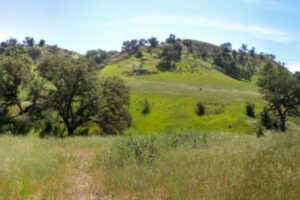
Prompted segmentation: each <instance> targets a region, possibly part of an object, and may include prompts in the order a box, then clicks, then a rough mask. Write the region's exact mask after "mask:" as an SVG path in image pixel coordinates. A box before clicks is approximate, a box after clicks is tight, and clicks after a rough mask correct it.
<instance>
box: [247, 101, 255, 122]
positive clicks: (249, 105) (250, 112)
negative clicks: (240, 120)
mask: <svg viewBox="0 0 300 200" xmlns="http://www.w3.org/2000/svg"><path fill="white" fill-rule="evenodd" d="M254 109H255V104H254V103H250V102H247V103H246V115H247V116H249V117H252V118H255V110H254Z"/></svg>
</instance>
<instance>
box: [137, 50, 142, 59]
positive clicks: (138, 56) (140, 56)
mask: <svg viewBox="0 0 300 200" xmlns="http://www.w3.org/2000/svg"><path fill="white" fill-rule="evenodd" d="M135 57H136V58H142V57H143V52H142V51H138V52H137V53H136V54H135Z"/></svg>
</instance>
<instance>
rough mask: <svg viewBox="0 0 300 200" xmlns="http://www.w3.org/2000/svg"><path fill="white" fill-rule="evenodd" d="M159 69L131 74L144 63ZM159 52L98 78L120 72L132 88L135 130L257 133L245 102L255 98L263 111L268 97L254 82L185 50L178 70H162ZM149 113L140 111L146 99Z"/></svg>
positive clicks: (125, 62) (120, 64)
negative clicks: (199, 110) (200, 110)
mask: <svg viewBox="0 0 300 200" xmlns="http://www.w3.org/2000/svg"><path fill="white" fill-rule="evenodd" d="M142 62H143V69H146V70H148V71H150V72H155V73H153V74H151V75H128V74H130V72H133V70H134V69H137V68H139V67H140V65H141V63H142ZM158 62H159V60H158V59H157V55H156V54H150V53H146V52H143V58H142V59H137V58H136V57H135V56H131V57H129V58H125V59H123V60H121V61H118V62H116V63H113V64H109V65H107V66H105V67H104V69H103V70H101V71H100V72H99V75H100V76H111V75H116V76H120V77H122V78H123V79H124V80H126V84H127V85H128V86H129V87H130V91H131V97H132V98H131V113H132V115H133V125H132V128H131V130H135V131H138V132H143V133H153V132H165V131H175V132H176V131H186V130H192V131H193V130H203V131H225V132H239V133H241V132H242V133H253V131H254V130H255V127H256V120H253V119H250V118H249V117H247V116H246V115H245V104H246V102H255V104H256V111H257V112H259V111H260V110H261V109H262V107H263V105H264V101H263V100H262V98H261V95H260V94H259V92H258V88H257V86H256V85H255V79H256V77H254V78H253V81H239V80H236V79H233V78H231V77H230V76H228V75H226V74H224V73H222V72H220V71H218V70H217V69H216V68H215V67H214V66H213V65H212V64H211V63H210V62H205V61H203V60H200V59H195V58H194V57H193V56H192V55H191V54H188V53H187V52H186V51H184V54H183V57H182V59H181V61H180V62H179V63H178V64H177V68H179V69H181V70H180V71H179V70H178V71H174V72H159V71H158V70H157V69H156V67H155V66H156V65H157V64H158ZM145 100H148V102H149V104H150V113H149V114H148V115H143V114H142V109H143V104H144V101H145ZM199 101H202V102H204V103H205V104H206V105H207V115H205V116H202V117H199V116H198V115H197V114H196V113H195V106H196V104H197V102H199Z"/></svg>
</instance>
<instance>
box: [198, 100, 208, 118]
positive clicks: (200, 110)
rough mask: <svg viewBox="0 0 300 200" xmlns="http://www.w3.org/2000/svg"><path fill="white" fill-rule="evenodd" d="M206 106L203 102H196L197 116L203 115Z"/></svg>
mask: <svg viewBox="0 0 300 200" xmlns="http://www.w3.org/2000/svg"><path fill="white" fill-rule="evenodd" d="M205 112H206V107H205V105H204V103H203V102H198V103H197V105H196V113H197V115H199V116H203V115H205Z"/></svg>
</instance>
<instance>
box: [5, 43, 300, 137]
mask: <svg viewBox="0 0 300 200" xmlns="http://www.w3.org/2000/svg"><path fill="white" fill-rule="evenodd" d="M177 43H178V44H180V46H181V47H182V51H181V59H180V61H178V62H177V63H176V68H175V69H173V70H171V71H166V72H162V71H160V70H158V68H157V65H158V64H159V63H160V61H161V57H160V54H161V51H162V48H163V47H164V46H165V45H168V44H164V43H162V44H160V45H158V46H157V47H155V48H150V47H149V46H147V45H142V46H139V47H138V48H137V50H136V52H134V53H132V52H126V51H122V52H105V51H102V50H100V51H99V50H98V51H90V52H89V53H90V54H91V55H92V59H91V58H90V57H89V56H88V55H89V54H87V55H86V57H87V58H88V59H91V60H92V65H95V66H97V68H98V69H99V72H98V73H99V77H103V76H118V77H120V78H122V79H124V80H125V82H126V85H128V86H129V87H130V95H131V105H130V111H131V114H132V117H133V121H132V126H131V127H130V128H129V129H128V132H138V133H143V134H152V133H158V132H185V131H199V130H200V131H205V132H215V131H222V132H231V133H246V134H253V133H254V132H255V130H256V129H257V126H258V121H259V112H261V111H262V108H263V106H264V105H265V101H264V100H263V99H262V96H261V95H260V93H259V88H258V87H257V86H256V80H257V78H258V73H259V71H260V70H261V69H262V68H263V67H264V66H265V64H266V63H273V64H277V63H276V62H275V61H274V60H273V59H272V58H270V55H268V54H255V55H252V56H251V55H250V53H244V59H245V61H241V62H244V64H243V65H244V66H242V67H244V68H246V67H248V68H249V67H250V68H252V69H253V73H254V75H253V76H252V78H251V80H243V79H241V80H238V79H237V78H233V76H231V75H230V74H228V69H227V71H226V68H221V67H220V66H217V65H216V64H215V58H216V56H217V55H222V51H225V50H226V48H228V47H227V46H226V47H222V45H221V47H218V46H215V45H212V44H208V43H204V42H200V41H194V40H178V41H177V42H176V44H177ZM223 46H224V45H223ZM222 48H223V49H222ZM224 48H225V50H224ZM230 48H231V47H230ZM16 52H17V53H20V52H21V54H22V53H23V54H26V55H27V56H29V57H31V58H32V60H33V70H34V68H35V66H36V65H38V63H39V62H40V61H41V60H42V59H43V58H44V57H47V56H49V55H58V56H61V57H64V58H66V59H67V58H79V57H81V56H82V55H80V54H78V53H76V52H73V51H69V50H65V49H61V48H59V47H57V46H56V45H45V46H43V47H41V46H34V47H27V46H25V47H24V48H23V49H22V46H17V47H8V48H6V50H5V51H4V52H2V55H3V56H6V55H10V54H16ZM228 52H229V54H228V53H227V54H228V55H230V57H235V59H236V60H238V59H240V58H241V57H242V56H241V55H242V52H240V51H236V50H232V49H230V50H228ZM137 53H139V54H140V55H139V56H137ZM94 54H95V55H96V56H99V57H97V58H98V59H99V60H98V61H97V60H96V61H93V58H94V57H93V56H94ZM103 55H105V56H104V57H103ZM222 59H223V58H222ZM231 64H235V63H231ZM229 66H230V67H231V65H229ZM233 67H234V66H233ZM238 67H241V66H238ZM146 101H147V103H149V105H150V112H149V113H148V114H143V113H142V111H143V109H144V105H145V102H146ZM198 102H202V103H203V104H204V105H205V106H206V114H205V115H204V116H198V115H197V114H196V112H195V108H196V104H197V103H198ZM247 102H251V103H254V104H255V112H256V115H257V117H256V118H255V119H253V118H250V117H248V116H246V113H245V105H246V103H247ZM14 110H16V109H14V108H11V109H10V113H11V114H12V115H13V113H14ZM298 121H299V120H294V121H293V122H296V123H298ZM0 122H1V123H6V119H5V118H3V117H1V116H0ZM88 126H89V125H88Z"/></svg>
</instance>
